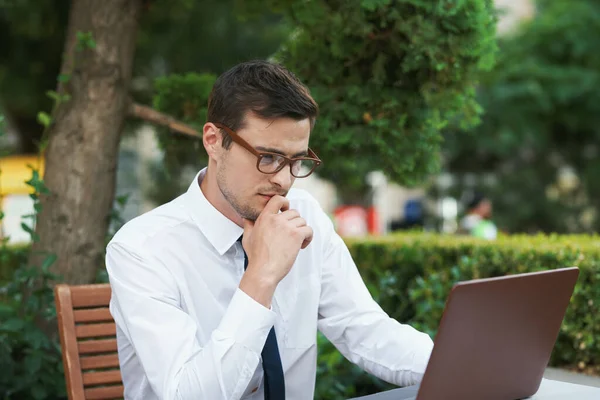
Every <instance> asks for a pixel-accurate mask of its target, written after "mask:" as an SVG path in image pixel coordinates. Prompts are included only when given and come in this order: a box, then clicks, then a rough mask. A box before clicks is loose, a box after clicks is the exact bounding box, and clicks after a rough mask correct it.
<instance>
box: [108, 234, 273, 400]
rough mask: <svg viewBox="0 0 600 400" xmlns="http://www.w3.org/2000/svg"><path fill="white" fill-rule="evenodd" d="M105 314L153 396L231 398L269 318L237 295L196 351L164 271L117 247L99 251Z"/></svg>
mask: <svg viewBox="0 0 600 400" xmlns="http://www.w3.org/2000/svg"><path fill="white" fill-rule="evenodd" d="M106 266H107V270H108V273H109V278H110V284H111V288H112V296H113V297H112V300H111V313H112V315H113V317H114V319H115V322H116V324H117V325H118V326H119V327H120V328H121V330H122V331H123V332H124V334H125V335H126V336H127V338H128V339H129V341H130V342H131V343H132V345H133V347H134V349H135V353H136V355H137V357H139V360H140V363H141V365H142V367H143V369H144V372H145V374H146V376H147V378H148V380H149V382H150V385H151V386H152V389H153V391H154V392H155V393H156V394H157V396H158V398H160V399H165V400H167V399H169V400H171V399H239V398H240V397H241V396H242V394H243V392H244V391H245V389H246V388H247V386H248V384H249V382H250V380H251V378H252V376H253V374H254V372H255V370H256V367H257V366H258V363H259V360H260V353H261V350H262V348H263V346H264V343H265V341H266V337H267V335H268V333H269V330H270V329H271V327H272V326H273V323H274V320H275V315H274V313H273V312H272V311H270V310H269V309H267V308H265V307H264V306H262V305H260V304H258V303H257V302H255V301H254V300H252V299H251V298H250V297H249V296H248V295H246V294H245V293H244V292H243V291H241V290H239V289H238V290H237V291H236V293H235V294H234V296H233V299H232V301H231V303H230V304H229V306H228V308H227V310H226V311H225V314H224V316H223V319H222V320H221V322H220V324H219V326H218V327H217V329H215V330H214V331H213V333H212V335H211V338H210V341H209V342H207V343H205V344H204V345H203V346H201V345H200V344H199V343H198V341H197V339H196V331H197V326H196V322H195V321H194V320H193V319H192V318H191V317H190V316H189V315H188V314H187V313H185V312H184V311H183V310H182V308H181V306H180V301H179V298H178V295H179V289H178V287H177V284H176V282H175V280H174V278H173V276H172V275H171V274H170V272H169V271H168V270H167V269H166V268H165V267H164V266H163V265H161V264H160V262H159V261H157V260H154V259H152V258H148V257H143V256H142V255H141V252H139V251H135V250H134V249H131V248H128V247H126V246H124V245H122V244H118V243H112V244H111V245H109V247H108V249H107V255H106Z"/></svg>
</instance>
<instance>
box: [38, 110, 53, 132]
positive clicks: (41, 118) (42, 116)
mask: <svg viewBox="0 0 600 400" xmlns="http://www.w3.org/2000/svg"><path fill="white" fill-rule="evenodd" d="M37 121H38V122H39V123H40V124H42V126H44V127H46V128H47V127H49V126H50V124H51V123H52V118H51V117H50V115H48V113H45V112H43V111H40V112H39V113H38V115H37Z"/></svg>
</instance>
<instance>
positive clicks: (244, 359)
mask: <svg viewBox="0 0 600 400" xmlns="http://www.w3.org/2000/svg"><path fill="white" fill-rule="evenodd" d="M316 116H317V104H316V103H315V101H314V100H313V99H312V98H311V96H310V94H309V92H308V90H307V89H306V87H305V86H303V85H302V84H301V83H300V82H299V81H298V80H297V78H296V77H295V76H294V75H292V74H291V73H290V72H289V71H287V70H286V69H284V68H283V67H281V66H278V65H276V64H273V63H268V62H263V61H253V62H247V63H243V64H240V65H238V66H236V67H234V68H232V69H231V70H229V71H227V72H226V73H224V74H223V75H222V76H220V77H219V79H218V80H217V81H216V83H215V85H214V88H213V90H212V93H211V95H210V99H209V104H208V122H207V123H206V124H205V125H204V128H203V144H204V148H205V149H206V151H207V153H208V158H209V161H208V167H207V168H206V169H204V170H202V171H200V173H199V174H198V175H197V177H196V178H195V179H194V181H193V182H192V183H191V185H190V187H189V190H188V191H187V193H185V194H183V195H181V196H180V197H178V198H177V199H175V200H173V201H172V202H170V203H168V204H165V205H163V206H161V207H158V208H157V209H155V210H153V211H150V212H149V213H147V214H144V215H142V216H140V217H138V218H136V219H134V220H132V221H130V222H129V223H127V224H126V225H125V226H124V227H123V228H122V229H121V230H120V231H119V232H118V233H117V234H116V235H115V237H114V238H113V239H112V241H111V242H110V243H109V245H108V248H107V255H106V265H107V269H108V273H109V277H110V284H111V287H112V293H113V296H112V299H111V304H110V310H111V313H112V315H113V317H114V319H115V321H116V324H117V341H118V347H119V360H120V364H121V373H122V376H123V382H124V385H125V398H126V399H144V400H151V399H169V400H170V399H210V400H215V399H240V398H244V399H270V400H281V399H288V400H297V399H312V398H313V394H314V386H315V374H316V358H317V346H316V338H317V329H319V330H320V331H321V332H323V333H324V334H325V336H327V337H328V338H329V340H331V341H332V342H333V343H334V344H335V346H336V347H337V348H338V349H339V350H340V351H341V352H342V353H343V354H344V355H345V356H346V357H347V358H348V359H349V360H351V361H352V362H354V363H357V364H358V365H360V366H361V367H362V368H364V369H365V370H366V371H368V372H370V373H372V374H374V375H376V376H378V377H380V378H382V379H384V380H386V381H389V382H393V383H395V384H398V385H410V384H414V383H417V382H419V381H420V379H421V378H422V375H423V372H424V370H425V366H426V364H427V362H428V359H429V356H430V353H431V350H432V346H433V343H432V341H431V339H430V337H429V336H427V335H426V334H423V333H420V332H418V331H416V330H415V329H413V328H411V327H409V326H407V325H401V324H400V323H398V322H396V321H394V320H392V319H390V318H389V317H388V316H387V315H386V314H385V313H384V312H383V311H382V310H381V308H380V307H379V306H378V305H377V304H376V303H375V302H374V301H373V299H372V298H371V296H370V295H369V292H368V291H367V289H366V287H365V285H364V283H363V281H362V280H361V277H360V275H359V273H358V271H357V269H356V266H355V264H354V262H353V261H352V258H351V256H350V254H349V252H348V249H347V248H346V246H345V244H344V242H343V241H342V239H341V238H340V237H339V236H338V235H337V234H336V232H335V231H334V228H333V226H332V223H331V222H330V220H329V218H328V216H327V215H326V214H325V213H324V212H323V210H322V209H321V208H320V207H319V205H318V203H317V202H316V201H315V199H314V198H313V197H311V196H310V195H309V194H308V193H306V192H305V191H301V190H294V189H291V187H292V184H293V183H294V180H295V179H296V178H302V177H305V176H307V175H309V174H310V173H311V172H312V171H313V170H314V169H315V168H316V167H317V166H318V164H319V163H320V160H319V159H318V157H317V156H316V154H314V153H313V152H312V150H310V149H309V147H308V142H309V136H310V133H311V130H312V128H313V126H314V124H315V119H316ZM242 237H243V240H242V241H241V242H240V241H239V239H240V238H242Z"/></svg>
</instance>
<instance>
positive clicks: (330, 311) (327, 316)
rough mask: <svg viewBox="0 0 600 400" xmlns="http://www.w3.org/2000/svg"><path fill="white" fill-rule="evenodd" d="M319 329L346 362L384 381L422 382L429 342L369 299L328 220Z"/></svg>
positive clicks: (341, 241) (402, 383) (424, 336)
mask: <svg viewBox="0 0 600 400" xmlns="http://www.w3.org/2000/svg"><path fill="white" fill-rule="evenodd" d="M321 228H322V229H323V234H324V235H325V236H324V238H325V239H324V240H325V246H324V251H325V256H324V260H323V266H322V269H323V274H322V284H321V298H320V305H319V330H320V331H321V332H323V334H324V335H325V336H326V337H327V338H328V339H329V340H330V341H331V342H332V343H333V344H334V345H335V346H336V347H337V348H338V349H339V350H340V352H341V353H342V354H343V355H344V356H345V357H346V358H347V359H349V360H350V361H352V362H353V363H355V364H357V365H359V366H360V367H361V368H363V369H364V370H366V371H367V372H369V373H371V374H373V375H375V376H377V377H379V378H380V379H383V380H385V381H387V382H390V383H393V384H396V385H399V386H409V385H413V384H416V383H418V382H420V381H421V379H422V378H423V374H424V372H425V367H426V366H427V362H428V361H429V356H430V355H431V350H432V349H433V341H432V340H431V338H430V337H429V336H428V335H427V334H425V333H421V332H419V331H417V330H416V329H414V328H412V327H411V326H408V325H404V324H400V323H399V322H397V321H396V320H394V319H392V318H390V317H389V316H388V315H387V314H386V313H385V312H384V311H383V310H382V309H381V307H380V306H379V305H378V304H377V303H376V302H375V301H374V300H373V298H372V297H371V295H370V294H369V291H368V290H367V288H366V286H365V284H364V282H363V280H362V278H361V276H360V274H359V273H358V270H357V268H356V265H355V264H354V261H353V260H352V257H351V255H350V252H349V251H348V248H347V247H346V245H345V243H344V242H343V240H342V239H341V238H340V237H339V236H338V235H337V233H336V232H335V231H334V229H333V226H332V225H331V224H330V222H329V220H328V219H327V220H326V222H325V223H324V224H323V225H322V226H321Z"/></svg>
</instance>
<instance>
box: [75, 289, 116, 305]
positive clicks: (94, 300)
mask: <svg viewBox="0 0 600 400" xmlns="http://www.w3.org/2000/svg"><path fill="white" fill-rule="evenodd" d="M110 294H111V291H110V286H109V285H106V284H98V285H78V286H71V302H72V303H73V308H84V307H101V306H107V305H108V303H109V302H110Z"/></svg>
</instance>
